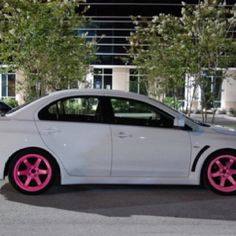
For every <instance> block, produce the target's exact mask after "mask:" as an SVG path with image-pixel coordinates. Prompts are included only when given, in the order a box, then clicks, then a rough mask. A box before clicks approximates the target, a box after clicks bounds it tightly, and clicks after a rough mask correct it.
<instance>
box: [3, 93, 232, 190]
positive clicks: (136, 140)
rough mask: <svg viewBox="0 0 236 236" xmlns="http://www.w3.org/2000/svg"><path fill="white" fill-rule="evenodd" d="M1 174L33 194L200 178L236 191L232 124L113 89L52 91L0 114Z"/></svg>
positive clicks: (190, 181)
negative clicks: (206, 120) (55, 188)
mask: <svg viewBox="0 0 236 236" xmlns="http://www.w3.org/2000/svg"><path fill="white" fill-rule="evenodd" d="M0 139H1V142H0V150H1V155H0V179H4V178H5V177H6V176H8V177H9V181H10V183H11V184H12V185H13V187H14V188H16V189H17V190H19V191H20V192H23V193H26V194H38V193H41V192H43V191H45V190H46V189H48V188H49V187H50V186H51V185H52V184H53V183H55V181H59V183H61V184H186V185H190V184H191V185H199V184H201V183H203V184H205V185H206V186H207V187H209V188H211V189H212V190H213V191H215V192H218V193H221V194H232V193H235V192H236V131H235V130H231V129H226V128H223V127H216V126H210V125H206V124H201V123H198V122H196V121H193V120H191V119H189V118H187V117H185V116H184V115H182V114H180V113H179V112H177V111H175V110H173V109H171V108H169V107H167V106H165V105H163V104H161V103H159V102H157V101H155V100H153V99H151V98H148V97H146V96H141V95H137V94H132V93H125V92H121V91H111V90H66V91H60V92H55V93H52V94H50V95H48V96H45V97H43V98H40V99H38V100H36V101H34V102H32V103H30V104H27V105H25V106H23V107H21V108H19V109H16V110H12V111H11V113H9V114H6V115H5V116H3V117H1V118H0Z"/></svg>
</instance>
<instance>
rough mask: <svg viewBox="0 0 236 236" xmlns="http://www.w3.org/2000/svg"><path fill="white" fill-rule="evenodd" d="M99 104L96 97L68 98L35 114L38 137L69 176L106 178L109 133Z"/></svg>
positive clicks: (109, 150)
mask: <svg viewBox="0 0 236 236" xmlns="http://www.w3.org/2000/svg"><path fill="white" fill-rule="evenodd" d="M100 103H101V100H100V98H98V97H84V96H83V97H70V98H66V99H61V100H58V101H56V102H54V103H52V104H50V105H49V106H47V107H45V108H44V109H42V110H41V111H40V112H39V115H38V116H39V120H37V121H36V124H37V127H38V130H39V133H40V135H41V138H42V140H43V141H44V143H45V145H46V146H47V147H48V148H49V150H51V152H53V153H54V155H56V156H57V157H58V158H60V160H61V162H62V163H63V165H64V167H65V169H66V171H67V172H68V173H69V174H70V175H73V176H108V175H110V169H111V132H110V127H109V125H107V124H104V123H103V121H102V114H101V104H100Z"/></svg>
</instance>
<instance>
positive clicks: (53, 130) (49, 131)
mask: <svg viewBox="0 0 236 236" xmlns="http://www.w3.org/2000/svg"><path fill="white" fill-rule="evenodd" d="M58 132H60V130H59V129H58V128H56V127H53V128H47V129H43V130H41V131H40V133H42V134H54V133H58Z"/></svg>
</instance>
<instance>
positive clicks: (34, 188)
mask: <svg viewBox="0 0 236 236" xmlns="http://www.w3.org/2000/svg"><path fill="white" fill-rule="evenodd" d="M52 180H53V166H52V164H51V162H50V161H49V158H48V157H46V156H45V155H42V154H38V153H26V154H22V155H18V156H17V157H16V158H15V159H14V160H13V161H12V162H11V164H10V167H9V181H10V182H11V184H12V185H13V187H15V188H16V189H17V190H19V191H21V192H23V193H26V194H38V193H41V192H43V191H45V190H46V189H48V187H49V186H50V185H51V184H52Z"/></svg>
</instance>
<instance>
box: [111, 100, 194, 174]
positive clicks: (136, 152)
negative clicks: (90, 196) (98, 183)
mask: <svg viewBox="0 0 236 236" xmlns="http://www.w3.org/2000/svg"><path fill="white" fill-rule="evenodd" d="M110 105H111V110H112V112H113V118H112V126H111V127H112V140H113V159H112V176H116V177H118V176H119V177H120V176H127V177H175V176H176V177H183V176H187V175H188V173H189V165H190V155H191V145H190V136H189V131H188V130H185V129H178V128H175V127H174V126H173V117H171V116H170V115H168V114H166V113H165V112H163V111H161V110H158V109H157V108H155V107H153V106H151V105H149V104H146V103H143V102H140V101H136V100H129V99H123V98H110Z"/></svg>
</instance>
